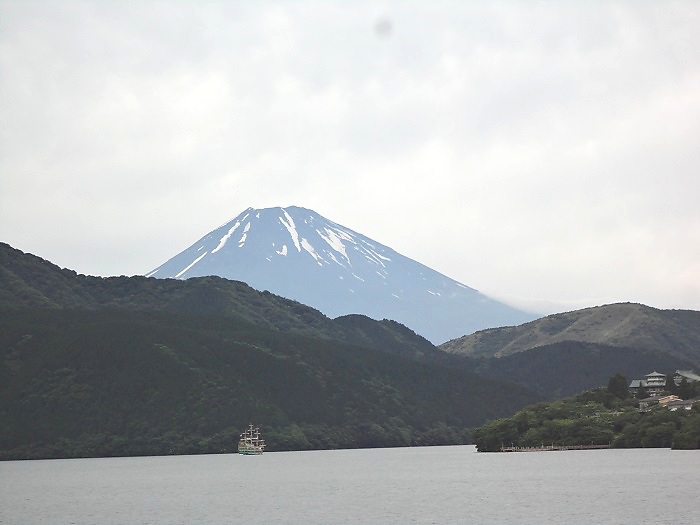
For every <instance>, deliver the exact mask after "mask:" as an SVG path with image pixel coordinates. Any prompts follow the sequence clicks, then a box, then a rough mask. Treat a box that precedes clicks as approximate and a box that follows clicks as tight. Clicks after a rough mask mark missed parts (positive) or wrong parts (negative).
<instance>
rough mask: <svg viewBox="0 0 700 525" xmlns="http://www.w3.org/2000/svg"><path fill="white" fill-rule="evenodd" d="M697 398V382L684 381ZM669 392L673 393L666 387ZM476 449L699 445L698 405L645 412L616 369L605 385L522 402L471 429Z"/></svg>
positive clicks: (652, 408)
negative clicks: (511, 411)
mask: <svg viewBox="0 0 700 525" xmlns="http://www.w3.org/2000/svg"><path fill="white" fill-rule="evenodd" d="M685 388H686V389H687V390H688V392H687V394H688V395H687V396H686V397H687V398H694V399H697V395H698V394H700V389H699V388H698V386H697V385H696V384H692V385H687V384H686V385H685ZM669 393H671V392H669ZM474 440H475V443H476V446H477V449H478V450H479V451H481V452H498V451H500V450H501V447H504V446H505V447H534V448H537V447H543V446H549V445H556V446H569V447H571V446H583V445H595V446H601V445H603V446H611V447H613V448H641V447H643V448H654V447H655V448H675V449H698V448H700V410H698V406H697V403H696V404H695V405H694V406H693V408H692V410H685V409H678V410H676V411H671V410H669V409H668V408H667V407H665V406H663V405H661V404H655V405H654V404H652V405H650V407H648V408H647V409H645V411H644V412H640V410H639V401H638V400H637V399H633V398H631V397H630V396H629V394H628V392H627V379H626V378H625V377H624V376H622V375H620V374H616V375H615V376H613V377H611V378H610V379H609V381H608V386H607V388H598V389H595V390H591V391H586V392H582V393H580V394H578V395H576V396H572V397H569V398H566V399H560V400H557V401H552V402H548V403H538V404H535V405H531V406H528V407H525V408H524V409H522V410H520V411H518V413H516V414H515V415H514V416H512V417H509V418H503V419H497V420H493V421H489V422H488V423H487V424H485V425H484V426H483V427H481V428H478V429H476V430H475V432H474Z"/></svg>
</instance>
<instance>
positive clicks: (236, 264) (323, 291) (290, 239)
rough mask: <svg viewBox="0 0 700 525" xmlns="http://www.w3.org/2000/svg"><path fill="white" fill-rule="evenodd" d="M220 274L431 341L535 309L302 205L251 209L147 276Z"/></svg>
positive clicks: (517, 318)
mask: <svg viewBox="0 0 700 525" xmlns="http://www.w3.org/2000/svg"><path fill="white" fill-rule="evenodd" d="M206 275H218V276H220V277H225V278H227V279H234V280H239V281H243V282H246V283H248V284H249V285H250V286H252V287H253V288H256V289H258V290H269V291H271V292H273V293H275V294H278V295H282V296H284V297H288V298H291V299H295V300H297V301H299V302H302V303H304V304H307V305H310V306H312V307H314V308H318V309H319V310H321V311H322V312H323V313H325V314H326V315H328V316H330V317H337V316H341V315H346V314H363V315H367V316H369V317H371V318H373V319H393V320H396V321H398V322H400V323H402V324H405V325H406V326H408V327H410V328H411V329H412V330H415V331H416V332H417V333H419V334H421V335H422V336H424V337H426V338H427V339H429V340H431V341H433V342H435V343H437V342H443V341H447V340H449V339H452V338H455V337H459V336H461V335H464V334H468V333H472V332H474V331H475V330H479V329H483V328H487V327H494V326H505V325H514V324H519V323H522V322H526V321H529V320H531V319H533V317H534V316H532V315H530V314H527V313H524V312H521V311H519V310H517V309H515V308H512V307H510V306H507V305H505V304H503V303H500V302H498V301H495V300H493V299H490V298H489V297H486V296H485V295H483V294H481V293H479V292H478V291H476V290H474V289H472V288H469V287H468V286H465V285H463V284H461V283H459V282H457V281H455V280H453V279H450V278H449V277H446V276H444V275H442V274H440V273H438V272H436V271H435V270H432V269H430V268H428V267H427V266H425V265H422V264H420V263H418V262H416V261H413V260H411V259H409V258H408V257H405V256H403V255H401V254H399V253H397V252H395V251H394V250H392V249H391V248H389V247H387V246H384V245H382V244H380V243H378V242H376V241H374V240H372V239H369V238H368V237H365V236H364V235H361V234H359V233H357V232H354V231H352V230H350V229H349V228H346V227H344V226H341V225H339V224H337V223H335V222H333V221H330V220H328V219H326V218H324V217H322V216H321V215H319V214H317V213H316V212H313V211H311V210H307V209H304V208H299V207H295V206H292V207H289V208H267V209H260V210H255V209H252V208H249V209H247V210H246V211H244V212H243V213H241V214H240V215H239V216H238V217H236V218H235V219H233V220H232V221H230V222H228V223H227V224H224V225H222V226H221V227H219V228H217V229H216V230H214V231H212V232H211V233H209V234H207V235H205V236H204V237H202V238H201V239H200V240H198V241H197V242H196V243H194V244H193V245H192V246H190V247H189V248H187V249H186V250H184V251H183V252H181V253H179V254H178V255H176V256H174V257H173V258H171V259H169V260H168V261H167V262H165V263H164V264H162V265H161V266H159V267H158V268H156V269H155V270H153V271H151V272H149V273H148V274H147V276H149V277H151V276H152V277H158V278H176V279H187V278H190V277H197V276H206Z"/></svg>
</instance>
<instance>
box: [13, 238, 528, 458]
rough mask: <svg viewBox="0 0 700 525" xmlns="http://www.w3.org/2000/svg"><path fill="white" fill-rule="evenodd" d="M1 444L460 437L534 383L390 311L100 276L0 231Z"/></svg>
mask: <svg viewBox="0 0 700 525" xmlns="http://www.w3.org/2000/svg"><path fill="white" fill-rule="evenodd" d="M0 277H1V278H2V279H1V280H0V428H2V429H3V432H1V433H0V459H21V458H42V457H82V456H112V455H142V454H173V453H203V452H207V453H211V452H231V451H234V450H235V443H236V439H235V438H236V437H237V435H238V432H240V430H241V429H242V428H244V427H245V425H247V424H248V423H249V422H250V421H254V422H256V423H259V424H261V425H262V426H263V428H264V429H265V436H266V438H267V440H268V443H269V444H270V449H271V450H294V449H307V448H347V447H376V446H406V445H428V444H448V443H464V442H465V441H467V440H468V439H469V434H468V429H469V428H471V427H473V426H475V425H478V424H481V423H482V422H484V421H485V420H487V419H490V418H492V417H499V416H503V415H508V414H510V413H512V412H513V411H514V410H516V409H517V408H520V407H521V406H524V405H525V404H527V403H528V402H533V401H536V400H538V399H540V396H538V395H537V394H534V393H533V392H532V391H530V390H528V389H526V388H524V387H520V386H517V385H511V384H507V383H504V382H502V381H498V380H493V379H488V378H481V377H479V376H477V375H475V374H473V373H471V372H469V371H468V370H467V369H466V368H464V367H462V368H460V367H449V366H441V365H440V364H439V363H437V362H433V360H432V356H436V355H440V356H443V355H445V354H444V353H442V352H440V351H438V350H437V349H436V348H435V347H434V346H433V345H432V344H431V343H430V342H429V341H427V340H425V339H424V338H422V337H420V336H417V335H416V334H415V333H414V332H412V331H411V330H410V329H408V328H406V327H405V326H403V325H400V324H399V323H396V322H393V321H374V320H371V319H369V318H367V317H365V316H359V315H353V316H344V317H340V318H338V319H335V320H331V319H328V318H327V317H325V316H324V315H322V314H321V313H320V312H318V311H317V310H314V309H312V308H309V307H306V306H304V305H302V304H300V303H297V302H295V301H291V300H288V299H284V298H281V297H278V296H275V295H273V294H270V293H267V292H257V291H255V290H254V289H252V288H250V287H249V286H247V285H246V284H244V283H239V282H234V281H228V280H226V279H222V278H218V277H202V278H195V279H190V280H187V281H179V280H173V279H166V280H159V279H148V278H144V277H131V278H128V277H118V278H109V279H101V278H95V277H86V276H83V275H77V274H76V273H75V272H72V271H70V270H61V269H59V268H58V267H56V266H55V265H52V264H51V263H49V262H47V261H44V260H42V259H40V258H38V257H35V256H32V255H29V254H23V253H22V252H20V251H18V250H15V249H13V248H11V247H9V246H8V245H6V244H0Z"/></svg>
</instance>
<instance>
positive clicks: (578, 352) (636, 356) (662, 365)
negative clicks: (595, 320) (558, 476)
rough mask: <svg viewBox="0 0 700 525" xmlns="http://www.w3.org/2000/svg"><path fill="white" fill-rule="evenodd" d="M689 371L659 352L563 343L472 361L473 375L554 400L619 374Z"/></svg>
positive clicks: (688, 366)
mask: <svg viewBox="0 0 700 525" xmlns="http://www.w3.org/2000/svg"><path fill="white" fill-rule="evenodd" d="M692 368H693V367H692V365H691V364H690V363H688V362H687V361H684V360H682V359H679V358H678V357H675V356H671V355H668V354H664V353H661V352H652V351H649V350H646V351H645V350H638V349H634V348H624V347H614V346H609V345H603V344H596V343H584V342H579V341H564V342H561V343H554V344H550V345H546V346H542V347H538V348H533V349H531V350H527V351H525V352H518V353H516V354H512V355H508V356H505V357H501V358H491V359H483V358H482V359H479V360H476V364H474V368H473V371H474V372H476V373H478V374H479V375H483V376H486V377H491V378H494V379H501V380H504V381H512V382H514V383H518V384H520V385H523V386H526V387H528V388H530V389H533V390H536V391H538V392H539V393H541V394H542V395H543V396H544V397H546V398H548V399H557V398H561V397H566V396H570V395H573V394H577V393H579V392H583V391H584V390H590V389H592V388H596V387H599V386H602V385H604V384H606V383H607V381H608V378H609V377H611V376H612V375H614V374H615V373H617V372H618V371H620V370H622V371H624V373H625V375H626V376H627V377H630V378H641V377H644V376H645V375H646V374H648V373H649V372H651V371H653V370H659V371H663V372H673V371H675V370H679V369H680V370H686V369H692Z"/></svg>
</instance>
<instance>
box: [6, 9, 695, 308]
mask: <svg viewBox="0 0 700 525" xmlns="http://www.w3.org/2000/svg"><path fill="white" fill-rule="evenodd" d="M698 28H700V2H698V1H696V0H689V1H678V2H673V1H652V2H644V1H638V0H634V1H628V2H609V1H605V2H603V1H600V2H595V1H590V2H589V1H580V2H574V1H561V2H533V1H529V2H524V1H523V2H518V1H507V2H506V1H503V2H498V1H483V2H479V1H469V2H467V1H454V2H450V1H438V2H428V1H423V2H417V1H416V2H406V1H402V2H390V1H386V2H381V1H379V2H376V1H373V2H362V1H359V2H344V1H336V2H332V1H318V2H309V1H299V2H292V1H277V2H274V1H263V2H253V1H250V2H243V1H240V2H238V1H228V2H216V1H207V2H195V1H191V2H188V1H184V0H182V1H170V2H155V1H149V2H118V1H112V2H103V1H97V0H95V1H83V2H70V1H52V2H40V1H32V0H21V1H20V0H16V1H8V0H0V123H1V124H0V177H1V182H2V186H1V191H0V241H3V242H7V243H9V244H10V245H12V246H14V247H15V248H18V249H20V250H22V251H25V252H30V253H33V254H35V255H38V256H40V257H43V258H45V259H48V260H50V261H51V262H53V263H55V264H58V265H59V266H61V267H67V268H71V269H73V270H76V271H77V272H79V273H84V274H89V275H102V276H110V275H134V274H144V273H147V272H148V271H149V270H152V269H153V268H155V267H156V266H158V265H160V264H161V263H163V262H165V261H166V260H167V259H169V258H170V257H172V256H174V255H175V254H177V253H179V252H180V251H182V250H183V249H185V248H186V247H188V246H189V245H190V244H192V243H193V242H194V241H196V240H197V239H198V238H200V237H201V236H203V235H204V234H206V233H208V232H209V231H211V230H212V229H214V228H215V227H217V226H219V225H221V224H222V223H224V222H226V221H227V220H229V219H231V218H232V217H234V216H236V215H238V214H239V213H240V212H242V211H243V210H244V209H245V208H248V207H255V208H266V207H272V206H291V205H297V206H303V207H306V208H310V209H313V210H315V211H316V212H318V213H320V214H321V215H323V216H325V217H327V218H329V219H331V220H333V221H335V222H338V223H340V224H342V225H344V226H347V227H349V228H351V229H353V230H355V231H358V232H360V233H362V234H364V235H367V236H369V237H371V238H373V239H374V240H376V241H378V242H380V243H382V244H385V245H387V246H390V247H391V248H393V249H395V250H397V251H398V252H400V253H402V254H403V255H406V256H408V257H410V258H412V259H415V260H417V261H419V262H421V263H423V264H426V265H428V266H430V267H431V268H433V269H435V270H437V271H439V272H442V273H444V274H446V275H447V276H449V277H451V278H453V279H456V280H458V281H460V282H462V283H464V284H467V285H469V286H471V287H474V288H477V289H478V290H480V291H482V292H484V293H486V294H487V295H491V296H492V297H495V298H498V299H502V300H506V301H508V302H510V303H511V304H515V305H516V306H520V307H527V308H529V309H530V310H534V311H538V312H543V313H550V312H555V311H564V310H571V309H575V308H580V307H585V306H593V305H599V304H606V303H611V302H619V301H632V302H642V303H644V304H647V305H650V306H654V307H658V308H690V309H695V310H699V309H700V173H699V167H700V31H699V30H698Z"/></svg>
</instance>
